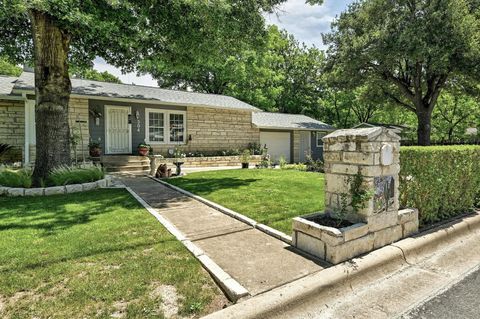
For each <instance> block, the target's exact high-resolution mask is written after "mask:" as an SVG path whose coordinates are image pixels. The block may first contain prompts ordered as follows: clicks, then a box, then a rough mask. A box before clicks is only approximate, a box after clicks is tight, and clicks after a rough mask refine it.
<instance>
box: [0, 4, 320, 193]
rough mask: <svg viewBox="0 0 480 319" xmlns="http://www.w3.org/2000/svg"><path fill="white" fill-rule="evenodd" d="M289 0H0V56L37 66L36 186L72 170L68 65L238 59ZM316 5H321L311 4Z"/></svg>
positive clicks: (123, 65) (174, 63)
mask: <svg viewBox="0 0 480 319" xmlns="http://www.w3.org/2000/svg"><path fill="white" fill-rule="evenodd" d="M283 1H284V0H256V1H254V0H213V1H191V0H167V1H163V0H162V1H159V0H151V1H139V0H137V1H134V0H126V1H109V0H102V1H74V0H49V1H46V0H38V1H23V0H2V1H1V2H0V34H2V37H0V55H5V56H7V57H8V58H9V59H10V60H11V61H13V62H15V63H25V62H28V61H29V62H32V63H31V64H32V65H34V66H35V85H36V90H35V91H36V94H35V96H36V108H35V113H36V126H37V127H36V132H37V144H36V145H37V146H36V147H37V152H36V161H35V170H34V173H33V177H34V183H35V184H36V185H40V184H41V183H42V180H44V179H45V178H47V177H48V173H49V172H50V171H51V169H52V168H54V167H55V166H58V165H62V164H67V165H68V164H70V162H71V158H70V147H69V140H70V129H69V125H68V101H69V97H70V92H71V83H70V79H69V64H70V63H72V64H74V65H77V66H91V63H92V61H93V60H94V58H95V57H97V56H100V57H102V58H104V59H105V61H106V62H107V63H109V64H111V65H114V66H117V67H120V68H122V70H124V71H133V70H135V69H136V67H137V66H138V63H139V62H140V61H146V63H148V61H163V63H168V64H169V65H172V66H176V67H177V68H178V69H182V68H184V67H185V66H186V65H187V62H188V61H198V63H205V64H208V63H209V61H210V59H211V57H212V56H215V54H214V53H218V52H219V51H218V50H219V49H220V50H221V49H225V50H227V54H226V55H231V54H233V53H234V52H235V51H236V50H240V49H241V48H242V47H244V46H245V45H246V44H247V43H249V42H254V41H256V39H257V38H258V36H259V34H260V33H262V32H264V17H263V15H262V13H263V12H265V11H270V12H271V11H272V10H274V9H275V7H276V6H277V5H278V4H280V3H282V2H283ZM308 2H310V3H321V1H316V0H310V1H308Z"/></svg>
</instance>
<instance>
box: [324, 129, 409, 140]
mask: <svg viewBox="0 0 480 319" xmlns="http://www.w3.org/2000/svg"><path fill="white" fill-rule="evenodd" d="M382 135H383V136H384V137H386V138H387V139H388V140H389V141H392V142H393V141H400V136H398V135H397V134H395V133H394V132H392V131H391V130H389V129H387V128H385V127H368V128H356V129H343V130H336V131H334V132H332V133H330V134H328V135H326V136H324V137H323V139H322V140H323V141H324V142H326V143H335V142H340V143H344V142H355V141H358V142H368V141H372V140H376V139H377V138H378V137H380V136H382Z"/></svg>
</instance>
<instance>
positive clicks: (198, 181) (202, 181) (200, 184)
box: [168, 177, 258, 194]
mask: <svg viewBox="0 0 480 319" xmlns="http://www.w3.org/2000/svg"><path fill="white" fill-rule="evenodd" d="M257 181H258V179H253V178H250V179H240V178H232V177H226V178H194V179H188V178H184V179H177V180H170V181H168V182H169V183H170V184H172V185H175V186H178V187H181V188H184V189H186V190H188V191H190V192H192V193H195V194H209V193H213V192H215V191H217V190H221V189H233V188H239V187H242V186H249V185H250V184H252V183H255V182H257Z"/></svg>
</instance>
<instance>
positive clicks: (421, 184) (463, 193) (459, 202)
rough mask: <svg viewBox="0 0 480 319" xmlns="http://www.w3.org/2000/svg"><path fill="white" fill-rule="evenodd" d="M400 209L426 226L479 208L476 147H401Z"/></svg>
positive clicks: (479, 168) (479, 162) (479, 159)
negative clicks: (411, 210) (413, 214)
mask: <svg viewBox="0 0 480 319" xmlns="http://www.w3.org/2000/svg"><path fill="white" fill-rule="evenodd" d="M400 163H401V169H400V206H401V207H415V208H418V210H419V217H420V223H421V224H422V225H425V224H430V223H433V222H437V221H440V220H445V219H448V218H450V217H452V216H455V215H458V214H462V213H466V212H469V211H471V210H472V209H473V208H474V207H475V206H476V207H479V206H480V146H473V145H470V146H429V147H419V146H411V147H402V148H401V150H400Z"/></svg>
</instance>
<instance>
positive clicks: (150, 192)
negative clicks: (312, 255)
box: [122, 177, 326, 296]
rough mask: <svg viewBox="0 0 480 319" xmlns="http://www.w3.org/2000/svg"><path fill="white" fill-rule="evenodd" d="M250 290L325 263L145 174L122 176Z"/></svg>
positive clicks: (277, 283) (276, 283)
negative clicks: (131, 176) (130, 176)
mask: <svg viewBox="0 0 480 319" xmlns="http://www.w3.org/2000/svg"><path fill="white" fill-rule="evenodd" d="M122 182H123V183H125V185H126V186H128V187H130V188H131V189H132V190H133V191H134V192H135V193H136V194H138V195H139V196H140V197H141V198H142V199H143V200H144V201H146V202H147V203H148V204H149V205H150V206H152V207H153V208H154V209H155V210H156V211H157V212H158V213H159V214H160V215H161V216H163V217H164V218H166V219H168V220H169V221H170V222H171V223H172V224H173V225H175V227H176V228H177V229H178V230H179V231H180V232H182V233H183V234H184V235H185V236H186V237H187V238H188V239H190V240H191V241H192V242H193V243H194V244H195V245H197V246H198V247H200V248H201V249H202V250H203V251H204V253H205V254H206V255H207V256H209V257H210V258H211V259H212V260H213V261H214V262H215V263H217V264H218V265H219V266H220V267H221V268H222V269H223V270H224V271H225V272H226V273H228V274H229V275H230V276H231V277H232V278H234V279H235V280H236V281H238V282H239V283H240V284H241V285H242V286H243V287H245V288H246V289H247V290H248V291H249V293H250V295H252V296H253V295H257V294H259V293H262V292H265V291H268V290H271V289H273V288H275V287H278V286H281V285H284V284H286V283H289V282H291V281H294V280H297V279H299V278H302V277H305V276H307V275H309V274H312V273H314V272H318V271H320V270H322V269H324V267H325V266H326V265H325V264H324V263H322V262H321V261H319V260H311V259H308V258H307V257H305V256H303V255H301V254H300V253H299V252H298V251H295V250H294V249H293V248H292V247H291V246H288V245H286V244H285V243H283V242H282V241H280V240H278V239H275V238H273V237H271V236H269V235H267V234H265V233H263V232H261V231H259V230H257V229H254V228H253V227H251V226H249V225H247V224H244V223H242V222H240V221H238V220H236V219H234V218H232V217H229V216H227V215H225V214H223V213H221V212H219V211H217V210H215V209H213V208H211V207H210V206H207V205H205V204H203V203H201V202H198V201H196V200H194V199H192V198H190V197H188V196H186V195H183V194H181V193H179V192H177V191H174V190H172V189H170V188H168V187H166V186H163V185H161V184H160V183H158V182H155V181H153V180H151V179H149V178H147V177H135V178H128V177H126V178H123V179H122Z"/></svg>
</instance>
